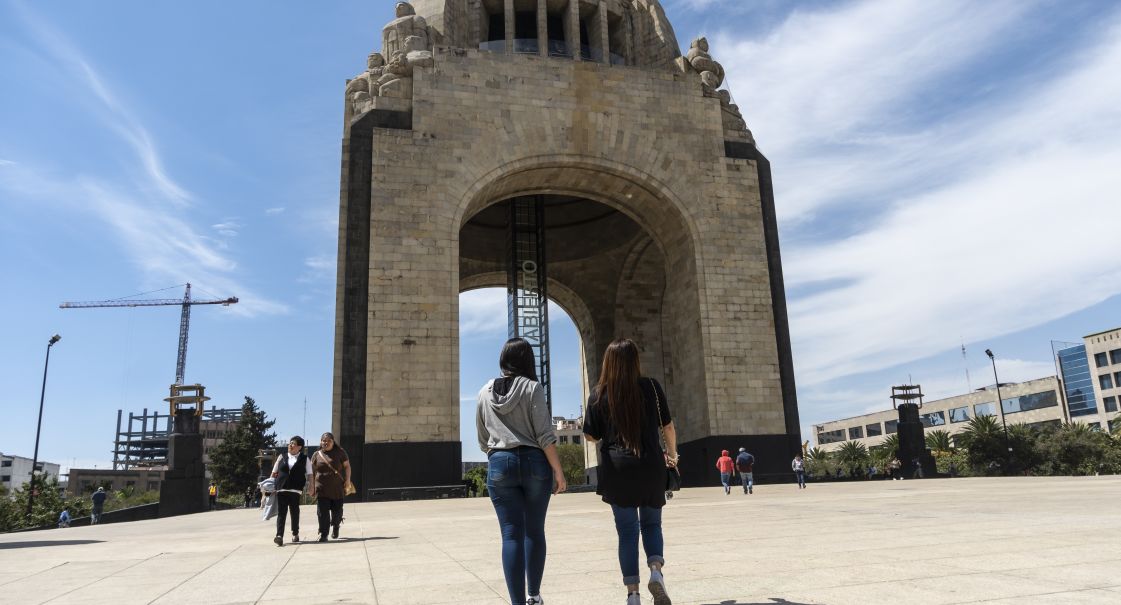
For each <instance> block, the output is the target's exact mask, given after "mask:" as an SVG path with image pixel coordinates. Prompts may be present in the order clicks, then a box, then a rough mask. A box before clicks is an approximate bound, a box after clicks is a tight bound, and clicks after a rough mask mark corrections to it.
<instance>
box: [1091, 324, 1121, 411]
mask: <svg viewBox="0 0 1121 605" xmlns="http://www.w3.org/2000/svg"><path fill="white" fill-rule="evenodd" d="M1082 341H1083V342H1084V343H1085V346H1086V361H1087V363H1088V366H1089V367H1088V370H1089V372H1090V376H1091V382H1092V384H1093V389H1094V399H1095V400H1096V401H1097V403H1098V406H1097V414H1094V415H1093V417H1092V418H1087V420H1088V421H1089V422H1091V423H1097V424H1098V426H1100V427H1101V428H1103V429H1106V428H1107V427H1108V428H1109V429H1112V428H1113V427H1115V426H1117V423H1118V422H1121V420H1119V414H1118V412H1117V404H1118V399H1121V328H1114V329H1112V330H1107V331H1105V332H1098V333H1097V334H1090V335H1089V336H1086V337H1085V338H1083V339H1082Z"/></svg>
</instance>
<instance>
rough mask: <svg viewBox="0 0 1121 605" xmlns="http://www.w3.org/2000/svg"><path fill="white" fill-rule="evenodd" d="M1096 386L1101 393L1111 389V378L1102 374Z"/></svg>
mask: <svg viewBox="0 0 1121 605" xmlns="http://www.w3.org/2000/svg"><path fill="white" fill-rule="evenodd" d="M1119 382H1121V381H1119ZM1098 386H1100V387H1101V389H1102V390H1103V391H1104V390H1106V389H1112V388H1113V376H1111V375H1109V374H1102V375H1101V376H1098Z"/></svg>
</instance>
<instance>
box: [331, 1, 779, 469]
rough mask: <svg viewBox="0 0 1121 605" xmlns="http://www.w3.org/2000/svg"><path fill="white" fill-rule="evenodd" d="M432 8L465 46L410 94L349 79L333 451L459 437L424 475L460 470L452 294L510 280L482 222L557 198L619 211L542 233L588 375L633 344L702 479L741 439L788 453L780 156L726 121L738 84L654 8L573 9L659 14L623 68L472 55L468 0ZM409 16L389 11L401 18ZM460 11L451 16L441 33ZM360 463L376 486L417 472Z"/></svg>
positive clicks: (431, 447) (431, 67)
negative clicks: (517, 202)
mask: <svg viewBox="0 0 1121 605" xmlns="http://www.w3.org/2000/svg"><path fill="white" fill-rule="evenodd" d="M573 3H576V0H573ZM436 4H438V5H439V6H440V7H443V10H442V12H441V11H437V10H436V9H435V8H431V7H430V10H431V11H432V12H429V13H424V15H425V16H428V15H432V16H434V17H435V19H433V20H429V21H428V22H427V23H428V25H427V27H428V28H429V32H430V33H429V34H428V38H429V39H430V40H436V41H440V40H444V41H448V40H459V41H460V43H461V44H462V45H461V46H452V45H440V44H432V45H431V46H430V51H429V52H430V53H431V63H430V64H429V63H427V62H426V63H425V64H424V66H422V67H416V68H414V69H412V71H411V73H410V74H409V75H408V76H407V77H408V78H409V79H410V80H411V83H410V85H409V86H408V88H409V89H410V91H411V96H408V97H396V96H393V95H394V94H395V93H394V89H388V93H389V94H388V96H385V95H381V96H372V97H370V96H364V95H362V94H361V91H357V92H356V93H355V96H352V97H350V98H348V102H347V104H346V110H345V132H344V143H343V167H342V173H343V178H342V183H343V187H342V195H341V210H340V235H339V242H340V246H339V261H340V262H339V284H338V320H337V323H336V359H335V387H334V389H335V392H334V425H335V428H336V433H338V436H339V438H340V442H341V443H342V444H343V446H344V447H346V448H347V449H348V450H349V451H350V452H351V455H352V457H355V456H356V453H357V452H356V451H355V450H356V449H360V450H362V451H364V452H365V453H366V455H368V456H370V457H377V456H379V452H381V453H382V454H385V453H386V452H393V453H394V455H399V456H403V455H405V453H406V452H410V454H409V455H410V456H414V457H419V459H428V458H429V457H435V456H436V454H435V452H436V451H437V450H438V451H440V452H443V453H444V454H447V453H449V452H451V451H452V448H451V446H452V444H454V446H455V456H456V459H455V460H454V465H453V464H452V463H451V461H449V464H448V467H449V471H448V477H446V478H445V477H442V476H441V477H431V476H429V477H427V478H426V480H428V481H429V482H430V483H440V482H444V481H451V480H452V479H453V478H455V477H452V474H454V473H458V472H459V471H458V469H459V460H458V440H459V426H458V415H459V410H458V406H459V358H458V355H459V339H458V321H459V317H458V295H459V293H460V292H461V291H463V290H467V289H471V288H477V287H484V286H502V287H504V286H505V285H506V274H505V267H504V266H503V262H502V261H503V258H502V257H501V256H500V254H499V253H497V252H488V250H490V248H488V246H491V244H490V243H488V241H487V236H486V230H485V226H482V225H478V224H475V223H472V221H473V219H476V217H480V216H484V215H483V213H484V212H485V211H487V209H488V208H490V207H492V206H493V205H495V204H498V203H501V202H503V201H505V200H508V199H511V198H513V197H517V196H524V195H547V196H554V198H555V199H564V200H569V201H571V200H578V201H579V200H582V201H583V202H582V203H587V204H598V205H601V206H603V207H604V208H605V209H607V211H608V213H607V214H605V215H604V216H605V218H602V219H600V221H601V222H600V223H597V224H598V225H600V227H598V229H599V230H598V231H597V226H596V225H589V226H587V227H586V228H584V229H583V232H582V233H581V229H578V228H574V227H570V228H569V229H568V230H567V232H566V230H565V229H564V228H558V229H557V230H556V232H555V233H553V234H551V235H550V236H549V237H551V238H553V239H550V244H549V245H550V246H551V248H550V255H551V257H554V258H556V259H557V260H556V261H551V262H550V264H549V292H550V295H551V297H552V298H553V299H554V300H555V301H556V302H557V303H558V304H560V305H561V306H562V307H564V308H565V309H566V310H567V311H568V312H569V313H570V315H571V316H572V317H573V319H574V321H575V322H576V324H577V328H578V330H579V331H580V334H581V337H582V340H583V346H584V357H585V360H586V366H587V367H586V372H587V374H588V377H589V380H590V381H592V382H593V383H594V381H595V380H596V378H597V375H598V369H599V364H600V359H601V355H602V351H603V349H604V347H605V346H606V344H607V343H608V342H610V341H611V340H612V339H614V338H618V337H630V338H633V339H635V340H636V341H637V342H638V343H639V344H640V347H642V349H643V357H642V363H643V366H644V367H643V369H644V371H645V373H646V374H647V375H650V376H653V377H655V378H658V379H659V380H661V381H663V383H664V384H665V387H666V390H667V395H668V397H669V399H670V405H671V408H672V409H673V410H674V415H675V421H676V423H677V427H678V435H679V439H680V441H681V443H682V447H681V451H682V455H683V460H684V462H685V464H686V467H685V471H686V477H689V476H690V475H691V474H692V475H694V478H693V480H694V481H700V480H702V479H701V478H702V477H704V478H705V479H706V480H707V478H708V476H709V475H711V473H708V472H707V469H708V466H710V465H711V464H710V462H711V461H708V460H707V458H708V457H709V456H710V454H711V456H712V457H713V459H715V455H717V454H718V453H719V449H721V447H729V446H731V445H742V444H745V443H750V444H752V447H753V448H754V449H755V450H756V451H762V450H764V449H767V450H774V451H775V453H776V456H775V459H776V460H775V462H779V463H780V464H781V465H785V464H787V463H788V461H789V458H790V457H792V456H793V454H794V453H795V452H796V451H797V450H798V443H799V435H800V433H799V429H798V419H797V405H796V397H795V393H794V383H793V372H792V367H791V361H790V349H789V336H788V328H787V325H786V315H785V299H784V296H785V295H784V293H783V291H782V274H781V263H780V259H779V253H778V239H777V227H776V225H775V217H774V207H773V204H774V201H773V194H772V192H771V189H770V169H769V165H768V164H767V162H766V159H765V158H763V156H762V155H761V154H759V152H758V151H757V150H756V149H755V147H754V144H753V140H752V139H751V135H750V133H749V132H748V131H747V130H746V129H744V128H743V127H742V123H740V124H738V125H737V124H736V123H735V121H734V120H732V121H729V118H728V116H729V111H730V109H729V107H731V109H732V110H734V106H729V103H728V99H727V95H726V94H721V92H717V91H716V90H714V89H713V88H712V87H710V86H708V85H707V84H706V82H709V83H711V81H712V79H711V75H712V72H711V71H706V72H700V73H698V71H696V70H693V69H692V68H690V67H689V65H690V64H689V62H688V60H687V58H682V57H680V53H679V51H677V49H676V47H675V46H676V41H675V40H674V39H673V35H672V29H670V28H669V25H668V22H666V21H665V20H664V15H661V20H659V19H657V18H655V17H657V15H659V14H661V9H660V7H659V6H657V2H652V1H645V0H635V1H634V2H613V3H608V2H600V3H598V4H596V3H587V2H580V3H579V4H580V5H585V4H596V6H597V9H601V10H603V11H604V13H602V14H603V15H608V13H609V12H610V10H609V9H610V8H612V7H614V8H617V9H619V10H624V9H625V10H627V11H631V13H633V14H632V16H633V15H639V16H640V17H641V16H642V15H646V16H647V17H649V15H651V14H653V15H654V16H655V17H650V18H647V19H645V20H643V19H638V20H637V21H635V20H633V19H632V22H636V23H640V25H637V26H632V27H634V28H635V31H641V32H642V36H640V37H638V38H635V37H634V36H630V37H627V36H623V39H625V40H628V41H629V42H628V43H627V44H628V46H627V47H626V48H627V50H626V51H625V52H627V53H629V55H627V57H626V59H627V64H626V65H612V64H610V63H608V62H606V61H589V60H578V59H579V56H577V57H573V58H571V59H567V60H566V59H564V58H556V57H550V56H544V55H542V54H541V53H537V54H517V53H513V52H488V51H485V50H478V49H477V48H474V47H473V45H471V44H466V43H463V40H464V36H468V35H469V32H471V31H473V29H472V28H471V27H465V26H464V20H467V19H468V16H469V15H471V14H473V13H472V11H470V10H462V11H458V10H452V9H449V8H447V7H448V6H450V5H453V4H455V3H454V2H453V1H452V0H447V2H439V3H433V2H425V3H419V2H418V3H417V6H418V7H421V8H424V7H426V6H427V5H436ZM475 4H477V3H472V2H470V1H468V2H466V3H465V4H464V7H466V8H471V7H472V6H474V5H475ZM542 4H543V5H544V4H546V3H544V2H542ZM570 6H571V4H570ZM464 7H460V8H464ZM546 8H547V7H546ZM643 11H645V12H643ZM402 13H404V14H403V16H402ZM408 13H409V10H407V9H406V10H404V11H402V10H401V8H400V7H399V13H398V14H399V20H400V19H405V18H410V17H411V16H410V15H409V14H408ZM422 13H423V11H422ZM578 14H582V13H578ZM449 15H452V16H453V17H454V18H451V19H450V20H449ZM455 15H459V16H458V17H455ZM604 18H607V17H604ZM456 19H459V20H460V21H456ZM449 22H450V23H453V24H458V25H457V26H456V27H451V28H450V30H449V29H447V28H448V26H447V25H444V26H443V27H445V29H443V30H441V29H438V28H437V26H436V25H431V24H432V23H436V24H440V23H449ZM464 32H468V33H464ZM659 32H660V33H659ZM658 36H660V37H661V38H660V41H659V42H658V43H657V44H653V45H652V44H651V42H650V41H649V39H650V38H656V37H658ZM617 37H618V36H617ZM604 38H605V39H607V40H608V42H607V44H608V45H609V44H610V39H611V36H610V35H605V36H604ZM667 39H668V40H670V41H672V44H673V47H670V46H669V43H668V42H666V40H667ZM413 43H414V44H415V41H414V42H413ZM695 46H696V43H695ZM643 48H644V49H645V50H639V49H643ZM704 49H705V50H706V51H707V43H706V44H705V45H704ZM414 52H415V51H414ZM674 53H676V54H674ZM670 54H673V55H674V56H676V57H677V61H666V57H667V56H669V55H670ZM694 54H695V53H694V52H692V51H691V52H690V57H693V56H694ZM396 56H397V57H398V58H399V59H400V58H402V57H404V55H402V54H401V53H398V54H397V55H396ZM409 56H412V54H411V53H410V55H409ZM703 56H704V57H707V53H703ZM425 59H426V61H427V58H425ZM387 60H388V58H387ZM377 62H378V61H371V64H374V63H377ZM390 63H391V64H392V63H393V61H392V60H391V61H390ZM398 63H400V61H398ZM644 63H645V64H644ZM705 65H707V64H705ZM717 66H718V64H717ZM709 69H716V68H709ZM375 71H376V70H375ZM706 73H707V74H709V75H707V76H706V75H705V74H706ZM722 74H723V71H722V68H720V76H721V78H722ZM373 75H377V74H376V73H374V74H373ZM366 77H367V79H369V80H371V81H372V80H373V76H372V75H367V76H366ZM379 78H380V80H379V81H382V80H385V78H386V76H384V75H383V76H379ZM367 89H368V90H372V87H370V86H367ZM348 90H351V89H350V87H348ZM382 90H383V91H386V90H387V89H384V88H383V89H382ZM733 113H734V115H735V116H738V111H733ZM558 208H560V206H558ZM557 212H561V211H560V210H558V211H557ZM610 213H615V214H610ZM608 214H610V215H608ZM493 237H499V236H498V235H497V234H495V235H493ZM605 242H606V243H605ZM495 250H497V248H495ZM495 355H496V357H497V351H496V352H495ZM722 439H723V441H721V440H722ZM725 442H726V444H725ZM712 448H715V453H713V452H710V450H711V449H712ZM424 452H428V453H424ZM444 454H441V455H444ZM779 458H781V460H778V459H779ZM761 459H766V458H765V457H761ZM383 465H384V461H379V462H377V463H376V466H377V467H382V466H383ZM693 465H696V470H695V472H693V471H692V469H691V467H692V466H693ZM361 466H365V468H364V469H363V468H359V472H358V473H357V476H358V477H360V479H361V480H362V481H364V482H366V487H372V486H373V485H372V484H376V485H378V486H388V487H396V486H389V485H386V482H387V481H406V482H407V479H404V478H397V479H391V478H389V477H387V476H385V475H384V474H383V473H382V472H381V471H379V470H376V469H374V468H373V466H374V465H372V464H370V463H368V462H366V461H364V460H361V459H360V460H357V461H356V468H358V467H361ZM776 468H777V467H776ZM453 469H454V470H453ZM763 470H764V471H765V469H763ZM379 473H382V474H379Z"/></svg>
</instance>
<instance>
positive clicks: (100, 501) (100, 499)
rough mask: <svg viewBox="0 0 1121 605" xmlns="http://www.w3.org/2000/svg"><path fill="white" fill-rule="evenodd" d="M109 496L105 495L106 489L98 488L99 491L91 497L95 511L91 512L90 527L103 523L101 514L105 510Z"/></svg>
mask: <svg viewBox="0 0 1121 605" xmlns="http://www.w3.org/2000/svg"><path fill="white" fill-rule="evenodd" d="M108 497H109V494H107V493H105V488H104V487H99V488H97V491H96V492H94V493H93V495H92V496H90V500H93V511H92V512H90V525H97V524H98V523H101V512H102V511H104V510H105V499H106V498H108Z"/></svg>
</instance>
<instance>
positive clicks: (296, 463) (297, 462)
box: [272, 435, 311, 546]
mask: <svg viewBox="0 0 1121 605" xmlns="http://www.w3.org/2000/svg"><path fill="white" fill-rule="evenodd" d="M272 478H273V479H276V505H277V506H276V537H275V538H273V539H272V541H273V542H274V543H276V545H277V546H284V522H285V518H286V517H287V516H288V515H289V513H291V515H292V542H293V543H297V542H299V541H300V496H302V495H303V493H304V487H305V486H306V485H307V484H308V483H309V482H310V480H311V460H308V457H307V454H305V453H304V438H303V437H300V436H299V435H296V436H295V437H292V438H291V439H289V440H288V452H287V453H286V454H283V455H280V456H277V458H276V463H274V464H273V465H272Z"/></svg>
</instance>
